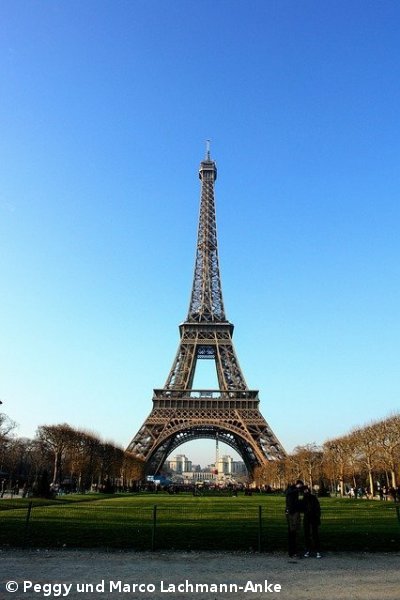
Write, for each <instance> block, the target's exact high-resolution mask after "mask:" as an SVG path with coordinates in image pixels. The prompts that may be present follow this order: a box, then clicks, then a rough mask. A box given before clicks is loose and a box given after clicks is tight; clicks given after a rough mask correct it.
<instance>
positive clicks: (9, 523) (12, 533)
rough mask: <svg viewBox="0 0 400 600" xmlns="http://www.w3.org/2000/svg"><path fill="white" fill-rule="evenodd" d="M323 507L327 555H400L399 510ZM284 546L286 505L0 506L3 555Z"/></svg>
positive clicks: (101, 502) (331, 503)
mask: <svg viewBox="0 0 400 600" xmlns="http://www.w3.org/2000/svg"><path fill="white" fill-rule="evenodd" d="M154 501H157V504H156V503H155V502H154ZM321 504H322V515H323V518H322V527H321V537H322V540H323V546H324V549H325V550H332V551H335V550H341V551H343V550H361V551H378V550H379V551H399V550H400V537H399V534H400V511H399V507H398V506H397V505H395V504H394V503H386V502H385V503H383V502H368V501H362V500H360V501H346V500H345V501H341V502H337V501H335V500H331V499H326V500H325V499H323V500H322V501H321ZM286 538H287V533H286V521H285V516H284V500H283V498H279V499H277V498H271V499H269V498H261V497H260V498H255V499H253V500H252V501H248V500H246V499H243V498H242V499H238V501H237V502H236V501H235V500H232V499H212V500H210V499H206V498H198V499H193V500H190V501H189V500H188V499H185V498H181V499H179V500H174V501H171V502H169V499H168V498H162V497H160V498H157V497H156V496H153V497H149V496H147V497H146V498H140V499H139V500H135V499H129V498H119V499H118V498H110V499H96V500H93V498H90V499H88V501H79V502H71V501H69V502H68V501H65V502H63V503H62V502H58V503H56V504H47V505H46V504H43V503H36V502H35V501H31V500H22V499H19V500H13V501H1V502H0V546H3V547H4V546H10V547H35V548H95V547H97V548H109V549H132V550H140V551H150V550H152V551H154V550H163V549H173V550H185V551H190V550H230V551H235V550H241V551H243V550H245V551H259V552H274V551H283V550H286Z"/></svg>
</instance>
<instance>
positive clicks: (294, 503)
mask: <svg viewBox="0 0 400 600" xmlns="http://www.w3.org/2000/svg"><path fill="white" fill-rule="evenodd" d="M302 487H303V482H302V481H300V480H298V481H297V482H296V484H294V483H293V484H291V485H289V486H288V488H287V490H286V510H285V513H286V521H287V525H288V552H289V556H290V557H291V558H292V557H293V556H296V552H297V533H298V531H299V529H300V508H301V504H300V500H299V491H300V490H301V489H302Z"/></svg>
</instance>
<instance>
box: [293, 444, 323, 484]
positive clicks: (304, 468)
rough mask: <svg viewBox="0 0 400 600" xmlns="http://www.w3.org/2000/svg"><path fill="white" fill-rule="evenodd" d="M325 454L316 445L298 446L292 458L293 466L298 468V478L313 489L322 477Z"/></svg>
mask: <svg viewBox="0 0 400 600" xmlns="http://www.w3.org/2000/svg"><path fill="white" fill-rule="evenodd" d="M322 457H323V453H322V450H321V448H320V447H319V446H317V445H316V444H306V445H305V446H296V448H295V449H294V451H293V454H292V456H291V459H292V462H293V465H295V467H297V469H296V470H297V476H298V477H300V478H301V479H302V480H303V481H305V482H307V484H308V485H309V486H310V487H311V488H312V487H313V486H314V484H315V482H316V481H318V480H319V479H320V477H321V465H322Z"/></svg>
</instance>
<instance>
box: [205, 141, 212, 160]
mask: <svg viewBox="0 0 400 600" xmlns="http://www.w3.org/2000/svg"><path fill="white" fill-rule="evenodd" d="M210 143H211V140H207V141H206V160H211V158H210V156H211V155H210Z"/></svg>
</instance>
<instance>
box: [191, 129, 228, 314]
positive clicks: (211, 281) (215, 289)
mask: <svg viewBox="0 0 400 600" xmlns="http://www.w3.org/2000/svg"><path fill="white" fill-rule="evenodd" d="M207 143H208V144H209V140H208V141H207ZM199 177H200V180H201V193H200V216H199V226H198V233H197V250H196V262H195V268H194V277H193V286H192V293H191V297H190V305H189V312H188V317H187V321H188V322H196V323H210V322H226V318H225V310H224V302H223V299H222V288H221V277H220V270H219V259H218V241H217V224H216V217H215V200H214V183H215V180H216V179H217V166H216V164H215V162H214V161H213V160H211V159H210V150H209V146H207V159H206V160H203V161H202V162H201V163H200V168H199Z"/></svg>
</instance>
